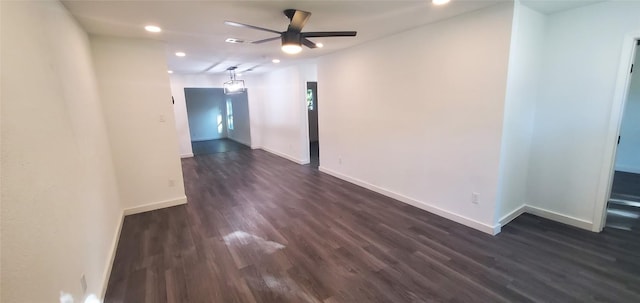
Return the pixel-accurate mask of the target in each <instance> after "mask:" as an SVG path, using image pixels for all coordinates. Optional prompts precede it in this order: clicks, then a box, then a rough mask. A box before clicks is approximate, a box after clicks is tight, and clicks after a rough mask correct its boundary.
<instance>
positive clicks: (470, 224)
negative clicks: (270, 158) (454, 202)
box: [319, 166, 500, 235]
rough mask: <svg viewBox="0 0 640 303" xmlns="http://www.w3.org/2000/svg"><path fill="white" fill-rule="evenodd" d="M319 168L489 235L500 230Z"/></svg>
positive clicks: (322, 170) (498, 227) (497, 226)
mask: <svg viewBox="0 0 640 303" xmlns="http://www.w3.org/2000/svg"><path fill="white" fill-rule="evenodd" d="M319 169H320V171H321V172H323V173H326V174H329V175H332V176H334V177H336V178H338V179H342V180H345V181H347V182H349V183H353V184H356V185H358V186H361V187H364V188H366V189H369V190H371V191H374V192H377V193H379V194H382V195H385V196H387V197H390V198H393V199H396V200H398V201H400V202H404V203H406V204H409V205H412V206H415V207H417V208H420V209H422V210H426V211H428V212H430V213H433V214H436V215H438V216H440V217H443V218H446V219H449V220H452V221H454V222H457V223H460V224H462V225H466V226H468V227H471V228H474V229H477V230H479V231H481V232H484V233H487V234H490V235H496V234H498V233H499V232H500V225H499V224H496V225H494V226H491V225H487V224H484V223H481V222H478V221H476V220H473V219H470V218H467V217H464V216H460V215H458V214H455V213H452V212H450V211H447V210H444V209H441V208H438V207H436V206H433V205H431V204H428V203H426V202H422V201H418V200H415V199H413V198H410V197H407V196H404V195H402V194H399V193H396V192H393V191H390V190H387V189H384V188H382V187H379V186H376V185H373V184H370V183H367V182H365V181H362V180H358V179H356V178H352V177H349V176H347V175H343V174H341V173H339V172H336V171H334V170H331V169H328V168H326V167H322V166H320V167H319Z"/></svg>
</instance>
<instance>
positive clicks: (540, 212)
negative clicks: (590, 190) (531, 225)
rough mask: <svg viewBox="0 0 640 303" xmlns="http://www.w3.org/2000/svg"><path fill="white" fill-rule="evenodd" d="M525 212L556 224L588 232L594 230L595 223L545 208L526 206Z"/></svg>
mask: <svg viewBox="0 0 640 303" xmlns="http://www.w3.org/2000/svg"><path fill="white" fill-rule="evenodd" d="M525 212H526V213H530V214H532V215H536V216H538V217H543V218H545V219H549V220H552V221H556V222H560V223H564V224H567V225H571V226H575V227H578V228H582V229H586V230H593V223H592V222H589V221H587V220H583V219H578V218H575V217H571V216H567V215H563V214H560V213H557V212H555V211H551V210H548V209H543V208H539V207H535V206H531V205H526V206H525Z"/></svg>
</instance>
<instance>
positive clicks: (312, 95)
mask: <svg viewBox="0 0 640 303" xmlns="http://www.w3.org/2000/svg"><path fill="white" fill-rule="evenodd" d="M307 115H308V117H309V119H308V121H309V165H310V166H311V167H315V168H318V166H319V165H320V138H319V136H318V82H307Z"/></svg>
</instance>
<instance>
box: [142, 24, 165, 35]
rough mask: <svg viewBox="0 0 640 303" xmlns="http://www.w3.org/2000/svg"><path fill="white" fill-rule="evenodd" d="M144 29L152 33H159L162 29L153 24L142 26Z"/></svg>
mask: <svg viewBox="0 0 640 303" xmlns="http://www.w3.org/2000/svg"><path fill="white" fill-rule="evenodd" d="M144 29H145V30H147V31H148V32H152V33H159V32H161V31H162V29H161V28H160V27H159V26H155V25H147V26H145V27H144Z"/></svg>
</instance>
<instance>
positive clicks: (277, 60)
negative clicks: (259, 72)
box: [271, 59, 280, 63]
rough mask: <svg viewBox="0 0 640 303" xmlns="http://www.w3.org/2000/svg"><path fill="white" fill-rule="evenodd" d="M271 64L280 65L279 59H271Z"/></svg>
mask: <svg viewBox="0 0 640 303" xmlns="http://www.w3.org/2000/svg"><path fill="white" fill-rule="evenodd" d="M271 62H273V63H280V59H273V60H271Z"/></svg>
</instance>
